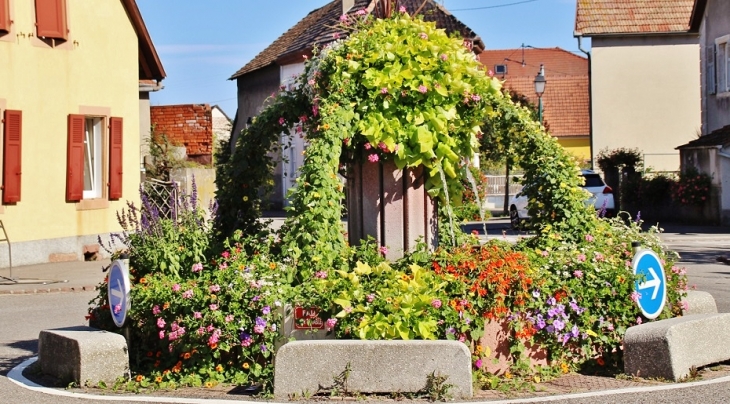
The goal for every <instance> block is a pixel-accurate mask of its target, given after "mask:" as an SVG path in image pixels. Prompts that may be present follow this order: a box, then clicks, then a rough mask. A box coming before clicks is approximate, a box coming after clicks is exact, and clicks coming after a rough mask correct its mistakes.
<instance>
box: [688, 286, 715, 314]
mask: <svg viewBox="0 0 730 404" xmlns="http://www.w3.org/2000/svg"><path fill="white" fill-rule="evenodd" d="M682 301H683V302H685V303H686V305H685V307H687V310H682V315H684V316H688V315H690V314H712V313H717V304H715V298H714V297H712V295H711V294H709V293H707V292H701V291H699V290H689V291H687V296H685V297H684V298H683V299H682Z"/></svg>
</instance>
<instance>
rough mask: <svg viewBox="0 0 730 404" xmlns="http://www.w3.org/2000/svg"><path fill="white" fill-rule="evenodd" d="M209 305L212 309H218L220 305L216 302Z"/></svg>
mask: <svg viewBox="0 0 730 404" xmlns="http://www.w3.org/2000/svg"><path fill="white" fill-rule="evenodd" d="M208 307H209V308H210V310H212V311H216V310H218V305H217V304H215V303H213V304H211V305H210V306H208Z"/></svg>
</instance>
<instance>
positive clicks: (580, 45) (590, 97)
mask: <svg viewBox="0 0 730 404" xmlns="http://www.w3.org/2000/svg"><path fill="white" fill-rule="evenodd" d="M573 36H574V37H575V38H577V39H578V49H579V50H580V51H581V52H583V53H584V54H585V55H586V57H587V58H588V142H589V147H590V152H591V170H593V169H595V165H594V162H593V74H592V73H591V71H592V70H593V69H592V63H591V53H590V52H588V51H586V50H585V49H583V43H582V41H581V40H582V39H583V35H582V34H579V33H577V32H574V33H573Z"/></svg>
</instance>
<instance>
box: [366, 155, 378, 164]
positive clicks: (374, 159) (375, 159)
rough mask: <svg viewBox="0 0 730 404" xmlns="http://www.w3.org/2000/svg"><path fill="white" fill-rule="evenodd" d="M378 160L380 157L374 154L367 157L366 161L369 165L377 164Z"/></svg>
mask: <svg viewBox="0 0 730 404" xmlns="http://www.w3.org/2000/svg"><path fill="white" fill-rule="evenodd" d="M378 160H380V157H378V155H377V154H374V153H373V154H371V155H369V156H368V161H369V162H371V163H377V162H378Z"/></svg>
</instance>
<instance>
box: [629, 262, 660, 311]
mask: <svg viewBox="0 0 730 404" xmlns="http://www.w3.org/2000/svg"><path fill="white" fill-rule="evenodd" d="M632 264H633V267H634V274H635V275H638V279H637V280H636V281H635V282H634V290H635V291H636V292H637V293H638V294H639V300H638V302H637V304H638V305H639V309H641V314H643V315H644V317H646V318H648V319H654V318H657V317H659V315H660V314H661V313H662V310H664V303H665V302H666V300H667V278H666V275H665V274H664V267H663V266H662V263H661V261H660V260H659V256H657V255H656V254H655V253H654V251H651V250H642V251H639V252H638V253H637V254H636V255H635V256H634V261H633V263H632Z"/></svg>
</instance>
